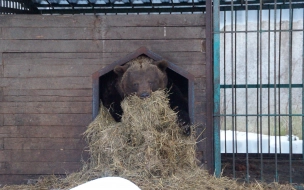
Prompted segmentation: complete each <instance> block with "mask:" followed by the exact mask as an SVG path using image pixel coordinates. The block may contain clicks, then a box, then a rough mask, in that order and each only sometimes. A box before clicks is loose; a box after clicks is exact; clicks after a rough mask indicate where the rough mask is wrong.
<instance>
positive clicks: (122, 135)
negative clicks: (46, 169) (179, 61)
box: [4, 91, 291, 190]
mask: <svg viewBox="0 0 304 190" xmlns="http://www.w3.org/2000/svg"><path fill="white" fill-rule="evenodd" d="M122 108H123V110H124V114H123V116H122V122H119V123H117V122H115V121H114V119H113V118H112V117H111V115H110V114H109V112H108V110H106V109H105V108H104V107H103V106H101V108H100V113H99V115H98V116H97V117H96V119H95V120H94V121H93V122H92V123H91V124H90V125H89V127H88V129H87V130H86V132H85V133H84V136H85V138H86V140H87V142H88V147H89V154H90V160H89V162H85V163H84V166H83V169H82V171H80V172H77V173H73V174H70V175H68V176H67V177H66V178H57V177H55V176H51V177H47V178H44V179H41V180H40V181H38V183H36V184H34V185H28V186H9V187H7V189H31V190H35V189H69V188H71V187H74V186H77V185H79V184H82V183H84V182H87V181H89V180H93V179H96V178H100V177H105V176H121V177H123V178H126V179H129V180H131V181H132V182H134V183H135V184H136V185H138V186H139V187H140V188H141V189H143V190H150V189H151V190H152V189H153V190H154V189H192V190H195V189H263V187H266V188H267V187H270V188H276V189H290V188H291V187H289V186H288V187H287V186H280V185H278V184H270V185H267V184H266V185H261V184H258V183H257V184H253V185H247V187H246V186H244V185H239V184H237V183H236V181H233V180H229V179H227V178H214V177H213V176H210V175H208V174H207V172H206V171H204V170H203V169H200V168H199V167H198V166H197V162H196V159H195V141H196V139H195V137H194V134H192V135H191V136H190V137H187V136H184V135H183V134H182V130H181V129H180V128H179V127H178V125H177V124H176V120H177V116H176V113H175V112H174V111H172V110H171V109H170V107H169V102H168V97H167V94H166V92H164V91H156V92H154V93H153V94H152V95H151V97H150V98H147V99H140V98H138V97H137V96H131V97H128V98H126V99H125V100H124V101H123V102H122ZM15 187H16V188H15ZM4 189H6V188H4Z"/></svg>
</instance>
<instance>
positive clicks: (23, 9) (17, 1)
mask: <svg viewBox="0 0 304 190" xmlns="http://www.w3.org/2000/svg"><path fill="white" fill-rule="evenodd" d="M37 13H38V9H37V8H36V7H35V6H34V4H33V2H32V1H31V0H0V14H37Z"/></svg>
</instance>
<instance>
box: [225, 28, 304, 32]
mask: <svg viewBox="0 0 304 190" xmlns="http://www.w3.org/2000/svg"><path fill="white" fill-rule="evenodd" d="M292 31H293V32H302V29H294V30H292ZM247 32H248V33H256V32H260V33H266V32H267V33H268V32H274V30H248V31H247ZM281 32H290V30H288V29H285V30H281ZM220 33H224V31H221V32H220ZM225 33H245V31H226V32H225Z"/></svg>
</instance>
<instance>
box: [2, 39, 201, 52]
mask: <svg viewBox="0 0 304 190" xmlns="http://www.w3.org/2000/svg"><path fill="white" fill-rule="evenodd" d="M202 42H203V41H202V40H200V39H189V40H178V39H176V40H128V41H126V40H0V44H1V46H0V52H54V53H62V52H82V53H84V52H88V53H92V52H107V53H111V52H120V53H121V52H125V53H131V52H133V51H135V50H136V49H138V47H141V46H146V47H147V48H148V49H150V50H151V51H153V50H158V51H161V52H168V51H175V52H189V51H191V52H192V51H198V52H202V51H203V48H202Z"/></svg>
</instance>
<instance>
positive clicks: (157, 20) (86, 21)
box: [0, 14, 205, 28]
mask: <svg viewBox="0 0 304 190" xmlns="http://www.w3.org/2000/svg"><path fill="white" fill-rule="evenodd" d="M33 21H34V22H33ZM0 23H1V26H3V27H12V26H13V27H20V28H23V27H34V28H37V27H38V28H40V27H41V28H44V27H58V28H60V27H67V26H69V27H78V28H82V27H88V28H94V27H95V28H98V27H101V26H104V25H108V26H121V27H125V26H137V27H140V26H143V27H147V26H204V25H205V16H204V15H202V14H197V15H190V14H189V15H187V14H184V15H174V16H168V15H127V16H126V15H111V16H104V15H103V16H83V15H63V16H54V15H49V16H47V15H44V16H42V15H13V16H11V15H5V16H4V15H3V16H2V15H1V16H0Z"/></svg>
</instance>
